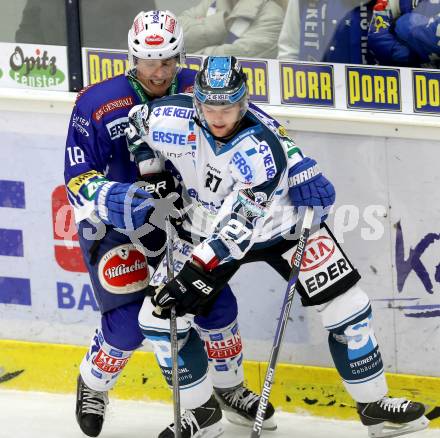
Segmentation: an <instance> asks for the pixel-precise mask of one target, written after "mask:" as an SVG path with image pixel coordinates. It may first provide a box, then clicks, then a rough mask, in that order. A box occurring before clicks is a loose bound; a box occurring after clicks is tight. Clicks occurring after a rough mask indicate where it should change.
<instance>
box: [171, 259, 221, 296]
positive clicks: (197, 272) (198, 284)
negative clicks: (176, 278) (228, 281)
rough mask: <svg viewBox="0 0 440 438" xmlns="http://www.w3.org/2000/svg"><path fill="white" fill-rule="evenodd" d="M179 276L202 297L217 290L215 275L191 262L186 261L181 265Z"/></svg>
mask: <svg viewBox="0 0 440 438" xmlns="http://www.w3.org/2000/svg"><path fill="white" fill-rule="evenodd" d="M180 278H181V279H182V281H183V282H184V283H185V284H187V285H189V286H190V288H191V289H192V290H196V291H197V292H199V293H200V295H201V296H202V297H206V298H207V297H209V295H210V294H212V293H215V292H216V291H217V290H218V288H217V287H216V281H215V277H214V276H213V275H211V274H210V273H209V272H206V271H204V270H203V269H202V268H201V267H199V266H197V265H195V264H194V263H191V262H186V263H185V264H184V265H183V268H182V270H181V271H180Z"/></svg>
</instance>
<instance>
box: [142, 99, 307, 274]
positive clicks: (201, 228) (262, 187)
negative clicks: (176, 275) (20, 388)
mask: <svg viewBox="0 0 440 438" xmlns="http://www.w3.org/2000/svg"><path fill="white" fill-rule="evenodd" d="M148 106H149V114H148V121H147V122H146V125H147V128H146V129H144V131H143V134H144V135H143V137H142V140H143V141H144V142H145V143H142V146H141V147H142V148H143V150H142V162H141V163H139V164H140V168H141V171H142V173H144V174H147V173H151V172H157V171H158V164H162V165H163V163H164V162H165V160H169V162H171V164H172V165H173V167H174V168H175V170H176V171H177V172H178V173H179V174H180V176H181V178H182V181H181V182H182V185H183V194H182V196H183V198H184V200H185V201H186V205H187V206H189V207H187V211H188V214H187V219H186V220H185V221H184V223H183V228H184V229H185V231H186V232H188V233H190V234H191V235H192V237H193V238H196V240H197V239H200V238H202V239H203V238H206V240H204V241H203V243H201V244H199V245H198V246H196V248H195V250H194V253H193V257H195V258H198V259H199V260H200V261H202V262H203V263H204V264H206V265H208V266H209V267H210V268H212V267H214V266H216V265H218V264H219V263H222V262H227V261H230V260H233V259H240V258H242V257H243V256H244V254H245V253H246V252H247V251H248V250H249V249H250V248H251V247H254V248H258V247H262V246H266V245H270V244H273V243H274V241H275V240H278V239H280V238H282V237H286V234H287V233H289V232H290V231H291V230H292V229H293V227H294V226H295V224H296V222H297V211H296V209H295V208H293V207H292V204H291V202H290V199H289V197H288V180H287V169H288V168H290V167H292V166H293V165H294V164H295V163H297V162H298V161H300V160H301V159H302V158H303V155H302V153H301V151H300V150H299V149H298V148H297V147H296V146H295V144H294V143H293V141H292V140H291V139H290V138H289V137H287V136H286V132H285V130H284V128H283V127H282V126H280V125H279V124H278V123H277V122H276V121H274V120H273V119H272V118H270V117H269V116H267V115H266V114H265V113H263V112H262V111H261V110H259V109H258V108H256V107H255V106H253V105H252V106H251V107H250V109H249V110H248V111H247V113H246V115H245V116H244V120H243V121H244V123H243V126H244V128H243V129H241V130H240V131H239V132H238V133H237V134H236V135H235V136H234V137H233V138H232V139H231V140H230V141H229V142H228V143H226V144H224V143H220V142H216V140H215V139H214V138H213V137H212V136H211V135H210V133H209V132H208V131H207V130H206V129H204V128H203V127H201V126H199V125H198V124H197V123H195V121H194V119H193V116H194V108H193V103H192V98H191V97H190V96H188V95H175V96H170V97H166V98H163V99H159V100H157V101H155V102H152V103H150V104H148ZM141 113H143V114H144V122H145V114H146V108H143V109H142V107H139V109H138V112H137V114H136V115H135V117H134V119H135V120H136V119H138V117H139V114H141ZM144 128H145V123H144ZM137 130H138V132H139V129H138V128H137ZM141 132H142V131H141ZM149 169H152V170H149Z"/></svg>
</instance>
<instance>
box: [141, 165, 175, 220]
mask: <svg viewBox="0 0 440 438" xmlns="http://www.w3.org/2000/svg"><path fill="white" fill-rule="evenodd" d="M140 183H141V188H142V189H144V190H145V191H146V192H148V193H150V194H151V195H152V196H153V198H154V199H158V200H163V201H158V202H156V204H155V206H156V209H157V208H161V207H162V208H164V209H166V210H168V209H171V211H167V214H169V216H170V218H171V221H172V223H173V225H180V223H181V222H182V220H183V219H184V214H183V201H182V197H181V196H180V195H179V193H178V192H177V187H176V183H175V181H174V178H173V176H172V175H171V173H170V172H167V171H164V172H160V173H155V174H151V175H147V176H144V177H142V180H141V181H140Z"/></svg>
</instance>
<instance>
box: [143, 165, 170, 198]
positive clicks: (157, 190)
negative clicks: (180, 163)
mask: <svg viewBox="0 0 440 438" xmlns="http://www.w3.org/2000/svg"><path fill="white" fill-rule="evenodd" d="M140 183H141V187H142V189H144V190H145V191H146V192H148V193H150V194H151V196H153V198H154V199H161V198H166V197H167V196H168V195H169V194H170V193H173V192H175V191H176V184H175V182H174V178H173V176H172V175H171V173H170V172H166V171H165V172H160V173H153V174H151V175H146V176H144V177H142V179H141V180H140Z"/></svg>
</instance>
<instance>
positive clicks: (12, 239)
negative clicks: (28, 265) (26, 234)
mask: <svg viewBox="0 0 440 438" xmlns="http://www.w3.org/2000/svg"><path fill="white" fill-rule="evenodd" d="M0 255H3V256H13V257H23V232H22V231H21V230H5V229H3V228H0Z"/></svg>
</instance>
